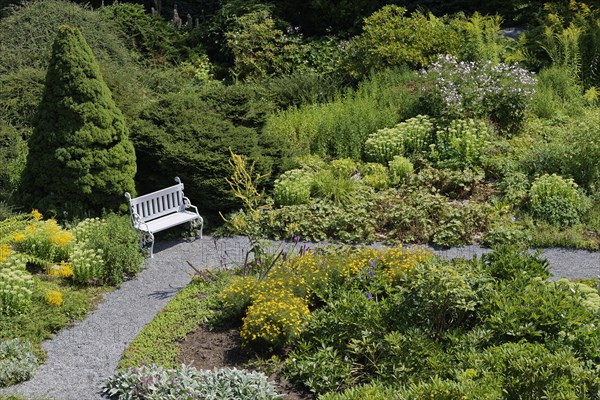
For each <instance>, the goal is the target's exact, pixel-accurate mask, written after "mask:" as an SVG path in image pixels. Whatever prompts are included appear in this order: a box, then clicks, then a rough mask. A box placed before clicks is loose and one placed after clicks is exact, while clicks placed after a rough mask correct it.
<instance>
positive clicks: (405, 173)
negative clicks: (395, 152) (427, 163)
mask: <svg viewBox="0 0 600 400" xmlns="http://www.w3.org/2000/svg"><path fill="white" fill-rule="evenodd" d="M389 166H390V180H391V182H392V184H393V185H398V184H399V183H402V182H405V181H407V180H408V179H409V178H410V177H411V176H412V174H413V172H414V167H413V165H412V163H411V162H410V160H409V159H408V158H406V157H401V156H395V157H394V158H393V159H392V161H390V162H389Z"/></svg>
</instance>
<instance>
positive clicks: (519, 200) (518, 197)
mask: <svg viewBox="0 0 600 400" xmlns="http://www.w3.org/2000/svg"><path fill="white" fill-rule="evenodd" d="M530 186H531V184H530V182H529V178H528V177H527V174H525V173H523V172H520V171H509V172H508V173H507V174H506V175H505V176H504V177H503V178H502V180H501V181H500V182H499V183H498V187H499V189H500V190H501V191H502V192H503V194H504V198H505V199H506V200H507V201H508V202H509V204H511V205H512V206H514V207H516V208H520V207H521V206H523V205H524V204H525V201H526V200H527V196H528V195H529V187H530Z"/></svg>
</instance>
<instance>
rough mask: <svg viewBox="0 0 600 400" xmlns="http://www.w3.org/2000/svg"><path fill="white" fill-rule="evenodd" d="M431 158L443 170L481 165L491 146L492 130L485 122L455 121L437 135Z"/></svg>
mask: <svg viewBox="0 0 600 400" xmlns="http://www.w3.org/2000/svg"><path fill="white" fill-rule="evenodd" d="M435 136H436V141H435V146H434V147H433V146H432V149H431V152H432V154H431V156H432V158H433V159H434V160H436V164H437V165H438V166H439V167H442V168H455V169H464V168H469V167H471V168H472V167H476V166H479V165H481V159H482V157H483V156H484V155H485V153H486V150H487V148H488V146H489V145H490V139H491V129H490V127H489V126H488V125H487V124H486V123H485V122H484V121H475V120H472V119H467V120H461V119H455V120H452V121H451V122H450V124H449V125H448V126H447V127H443V128H440V129H438V130H437V131H436V133H435Z"/></svg>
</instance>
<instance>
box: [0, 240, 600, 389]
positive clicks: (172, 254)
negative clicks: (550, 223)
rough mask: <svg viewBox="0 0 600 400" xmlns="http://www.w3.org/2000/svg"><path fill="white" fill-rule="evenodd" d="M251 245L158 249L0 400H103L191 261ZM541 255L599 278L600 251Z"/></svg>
mask: <svg viewBox="0 0 600 400" xmlns="http://www.w3.org/2000/svg"><path fill="white" fill-rule="evenodd" d="M248 243H249V242H248V240H247V239H246V238H241V237H236V238H223V239H218V240H216V239H213V238H210V237H205V238H204V239H197V240H191V241H171V242H159V243H157V244H156V246H155V254H154V258H153V259H149V260H148V261H147V262H146V267H145V268H144V270H143V271H142V272H141V273H140V274H139V275H138V276H137V277H136V278H135V279H132V280H131V281H128V282H125V283H124V284H123V285H122V286H121V288H120V289H118V290H116V291H114V292H111V293H107V294H105V295H104V299H103V302H102V303H101V304H99V305H98V307H97V309H96V310H95V311H94V312H92V313H90V315H89V316H88V317H87V318H86V319H85V320H84V321H82V322H80V323H77V324H76V325H74V326H72V327H71V328H69V329H64V330H62V331H61V332H59V333H58V334H57V335H56V336H55V337H54V338H53V339H52V340H48V341H46V342H44V344H43V348H44V349H45V350H46V351H47V353H48V358H47V360H46V363H45V364H44V365H42V366H40V367H39V368H38V370H37V371H36V374H35V376H34V378H33V379H32V380H30V381H28V382H24V383H22V384H20V385H16V386H12V387H10V388H7V389H3V390H0V394H9V393H10V394H13V393H21V394H23V395H25V396H26V398H28V399H29V398H30V397H31V396H44V397H46V398H53V399H57V400H80V399H81V400H95V399H103V398H104V397H102V395H101V393H100V387H101V386H102V383H103V382H104V381H105V380H106V379H107V378H108V377H109V376H110V375H112V374H113V373H114V371H115V368H116V366H117V363H118V362H119V359H120V357H121V353H122V352H123V350H124V349H125V347H126V346H127V345H128V344H129V343H130V342H131V341H132V340H133V339H134V338H135V336H136V335H137V334H138V333H139V332H140V330H141V329H142V328H143V327H144V326H145V325H146V324H147V323H148V322H150V321H151V320H152V318H154V315H156V313H157V312H158V311H159V310H160V309H161V308H162V307H164V306H165V304H166V303H167V302H168V301H169V300H170V299H171V298H172V297H173V296H174V295H175V294H176V293H177V292H178V291H179V290H180V289H182V288H183V287H185V286H186V285H187V284H188V283H189V282H190V279H191V274H192V273H193V270H192V269H191V268H190V267H189V266H188V265H187V263H186V261H189V262H190V263H192V264H193V265H194V266H196V267H199V268H211V269H212V268H218V267H220V266H222V267H227V266H231V265H234V264H235V263H239V262H241V261H242V260H243V258H244V255H245V251H246V250H247V249H248V248H249V245H248ZM308 245H309V244H308ZM434 251H435V253H436V254H440V255H444V256H447V257H450V258H453V257H457V256H462V257H466V258H471V257H473V256H474V255H481V254H482V253H484V252H489V250H488V249H483V248H481V247H479V246H468V247H463V248H456V249H450V250H439V251H438V250H434ZM543 255H544V256H545V257H546V258H547V259H548V261H549V262H550V265H551V268H552V272H553V274H554V277H555V278H561V277H567V278H596V277H599V276H600V252H596V253H591V252H588V251H577V250H564V249H547V250H544V251H543Z"/></svg>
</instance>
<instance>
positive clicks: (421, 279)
mask: <svg viewBox="0 0 600 400" xmlns="http://www.w3.org/2000/svg"><path fill="white" fill-rule="evenodd" d="M490 291H491V282H490V279H489V278H488V277H487V276H486V275H485V274H483V273H482V272H481V270H480V269H479V267H478V266H477V264H475V263H469V262H466V261H455V262H448V261H443V260H440V259H433V260H431V261H429V262H425V263H422V264H420V265H417V266H416V267H415V268H414V269H413V270H412V271H410V272H409V276H408V285H407V287H406V289H405V291H403V292H401V295H400V296H396V297H395V298H394V300H393V305H392V306H391V310H392V311H391V314H390V316H389V317H391V316H392V315H398V316H401V317H400V318H399V320H400V321H403V322H404V323H409V324H410V323H411V322H414V321H416V322H417V324H418V325H420V326H425V327H427V328H428V329H431V330H432V331H433V332H434V333H435V334H437V335H439V334H441V333H443V332H446V331H448V330H451V329H457V328H469V327H471V326H472V325H473V324H474V323H475V315H476V310H477V309H478V308H479V307H480V305H481V303H482V302H483V301H484V299H485V298H486V296H487V295H488V294H489V293H490Z"/></svg>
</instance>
